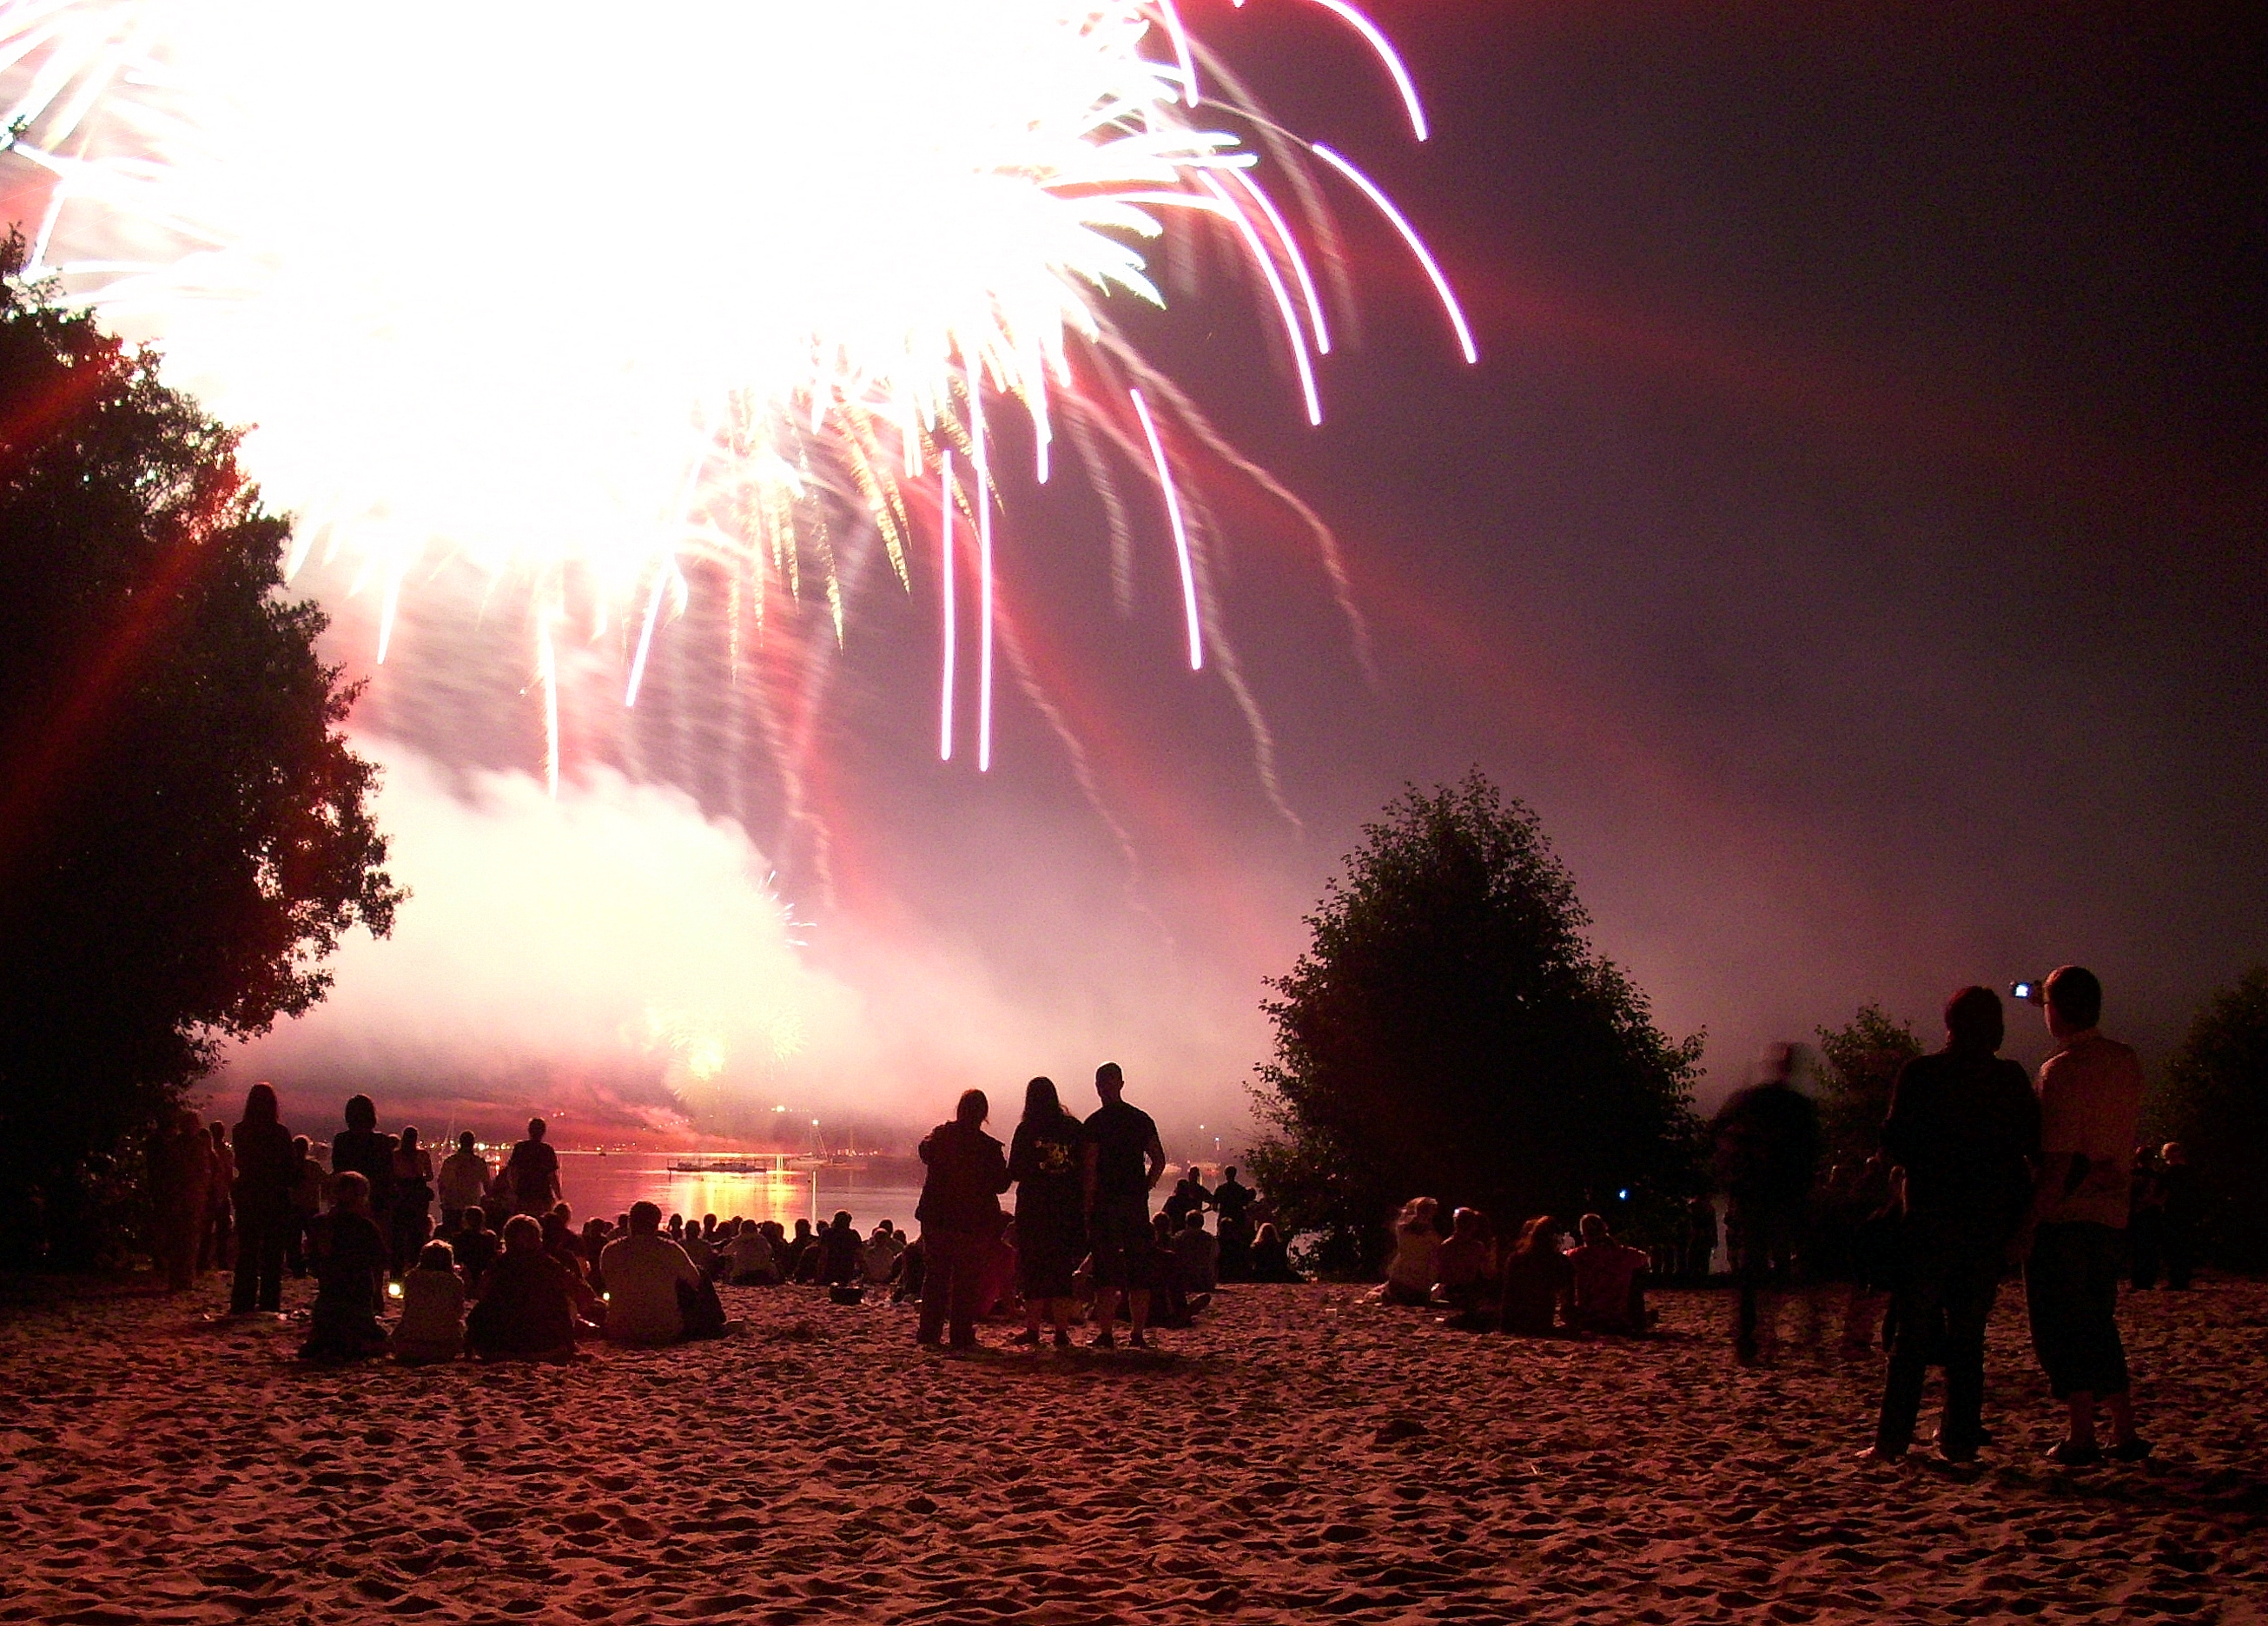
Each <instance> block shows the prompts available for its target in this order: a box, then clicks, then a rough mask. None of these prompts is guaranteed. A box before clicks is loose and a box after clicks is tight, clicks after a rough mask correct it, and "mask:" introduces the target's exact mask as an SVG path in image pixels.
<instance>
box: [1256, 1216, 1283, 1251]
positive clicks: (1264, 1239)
mask: <svg viewBox="0 0 2268 1626" xmlns="http://www.w3.org/2000/svg"><path fill="white" fill-rule="evenodd" d="M1283 1240H1284V1239H1283V1238H1282V1237H1281V1236H1280V1235H1278V1233H1277V1230H1276V1225H1275V1222H1274V1221H1273V1220H1270V1221H1268V1222H1266V1223H1264V1224H1263V1225H1261V1227H1260V1232H1259V1234H1258V1235H1256V1236H1255V1237H1254V1238H1253V1239H1252V1245H1253V1246H1254V1247H1276V1246H1277V1245H1278V1243H1280V1242H1282V1241H1283Z"/></svg>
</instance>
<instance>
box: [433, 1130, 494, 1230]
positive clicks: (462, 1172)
mask: <svg viewBox="0 0 2268 1626" xmlns="http://www.w3.org/2000/svg"><path fill="white" fill-rule="evenodd" d="M491 1173H493V1171H492V1170H490V1167H489V1160H488V1159H486V1158H484V1157H482V1156H481V1154H480V1153H479V1152H478V1151H475V1150H474V1143H473V1132H472V1131H471V1130H470V1129H467V1130H466V1131H465V1132H464V1133H463V1134H461V1135H460V1136H458V1137H457V1149H456V1151H453V1152H451V1153H450V1154H449V1155H448V1156H447V1157H446V1158H445V1159H442V1163H441V1179H440V1189H441V1214H442V1217H443V1218H444V1219H446V1218H448V1217H449V1216H451V1215H454V1214H461V1213H463V1212H464V1211H465V1210H467V1209H468V1208H478V1207H479V1206H480V1205H481V1204H482V1202H484V1201H486V1200H487V1197H488V1195H489V1176H490V1174H491Z"/></svg>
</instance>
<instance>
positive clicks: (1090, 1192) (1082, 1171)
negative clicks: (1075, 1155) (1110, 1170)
mask: <svg viewBox="0 0 2268 1626" xmlns="http://www.w3.org/2000/svg"><path fill="white" fill-rule="evenodd" d="M1101 1160H1102V1148H1101V1147H1100V1146H1098V1145H1096V1144H1094V1142H1093V1141H1091V1140H1090V1141H1086V1142H1083V1143H1082V1144H1080V1146H1079V1189H1080V1191H1081V1192H1082V1193H1083V1194H1084V1196H1085V1201H1086V1211H1087V1212H1088V1213H1090V1214H1092V1213H1094V1170H1095V1166H1096V1165H1097V1164H1098V1163H1100V1162H1101Z"/></svg>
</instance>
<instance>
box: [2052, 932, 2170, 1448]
mask: <svg viewBox="0 0 2268 1626" xmlns="http://www.w3.org/2000/svg"><path fill="white" fill-rule="evenodd" d="M2046 991H2047V1023H2048V1032H2049V1033H2051V1034H2053V1035H2055V1037H2056V1038H2058V1039H2059V1040H2061V1041H2063V1048H2061V1049H2060V1050H2058V1051H2057V1052H2056V1053H2055V1054H2054V1055H2053V1056H2050V1057H2048V1059H2047V1060H2046V1061H2045V1062H2043V1063H2041V1064H2040V1153H2041V1155H2040V1178H2039V1186H2038V1190H2037V1192H2036V1196H2035V1198H2034V1201H2033V1206H2032V1217H2033V1219H2034V1221H2035V1223H2036V1229H2035V1230H2034V1231H2033V1233H2032V1245H2031V1255H2030V1257H2029V1260H2028V1261H2027V1262H2026V1263H2025V1266H2024V1303H2025V1307H2026V1309H2027V1310H2028V1311H2029V1313H2030V1317H2031V1324H2032V1348H2033V1350H2034V1351H2035V1352H2036V1354H2037V1355H2038V1356H2039V1360H2040V1365H2041V1367H2042V1369H2043V1371H2045V1372H2046V1373H2047V1378H2048V1387H2049V1388H2050V1390H2051V1391H2052V1392H2053V1394H2055V1397H2056V1398H2057V1399H2058V1400H2059V1401H2062V1402H2064V1407H2065V1412H2066V1422H2067V1424H2068V1426H2069V1430H2070V1431H2069V1432H2068V1433H2067V1434H2066V1436H2065V1438H2063V1439H2062V1440H2061V1441H2060V1442H2058V1444H2057V1445H2056V1446H2055V1447H2054V1448H2053V1449H2052V1450H2051V1451H2050V1452H2049V1453H2048V1455H2049V1457H2050V1459H2051V1460H2054V1461H2057V1462H2060V1463H2063V1464H2065V1465H2066V1466H2067V1467H2083V1466H2085V1465H2086V1464H2088V1463H2090V1462H2096V1461H2100V1460H2102V1456H2103V1454H2104V1453H2103V1450H2102V1446H2100V1445H2098V1444H2097V1443H2096V1440H2095V1406H2096V1403H2097V1402H2101V1403H2102V1405H2103V1406H2105V1407H2107V1408H2108V1409H2109V1410H2110V1426H2111V1446H2110V1455H2111V1456H2113V1457H2115V1458H2117V1460H2120V1461H2139V1460H2141V1459H2142V1458H2143V1457H2146V1456H2147V1455H2148V1454H2149V1453H2150V1447H2149V1446H2148V1444H2147V1442H2145V1441H2144V1440H2142V1439H2141V1438H2139V1437H2138V1436H2137V1435H2136V1434H2135V1432H2134V1408H2133V1402H2132V1398H2131V1397H2130V1395H2129V1394H2128V1392H2127V1372H2126V1350H2125V1346H2124V1343H2121V1342H2120V1339H2119V1336H2118V1279H2119V1276H2120V1270H2119V1266H2120V1264H2121V1263H2122V1262H2123V1257H2122V1256H2123V1254H2124V1242H2125V1238H2124V1234H2123V1232H2124V1230H2125V1226H2126V1200H2127V1195H2128V1194H2127V1170H2128V1159H2129V1158H2130V1157H2131V1156H2132V1147H2133V1144H2134V1126H2135V1123H2136V1121H2137V1120H2138V1119H2139V1117H2140V1116H2141V1111H2142V1063H2140V1062H2139V1060H2138V1059H2137V1058H2136V1056H2135V1055H2134V1052H2133V1051H2132V1050H2131V1049H2129V1048H2127V1047H2126V1046H2124V1045H2123V1044H2120V1043H2118V1042H2117V1041H2115V1040H2110V1039H2106V1038H2104V1037H2103V1036H2102V1032H2101V1030H2100V1029H2099V1028H2098V1027H2097V1026H2096V1024H2097V1023H2098V1022H2100V1021H2101V1020H2102V983H2101V982H2097V981H2096V980H2095V974H2094V973H2093V972H2091V971H2089V970H2088V969H2086V968H2084V967H2081V966H2066V967H2064V968H2061V969H2060V970H2058V971H2056V972H2054V973H2052V974H2051V975H2050V976H2049V977H2048V980H2047V990H2046Z"/></svg>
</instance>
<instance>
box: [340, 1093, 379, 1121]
mask: <svg viewBox="0 0 2268 1626" xmlns="http://www.w3.org/2000/svg"><path fill="white" fill-rule="evenodd" d="M377 1127H378V1103H377V1102H376V1101H374V1100H371V1099H370V1097H369V1096H367V1095H350V1096H348V1097H347V1128H349V1129H376V1128H377Z"/></svg>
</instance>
